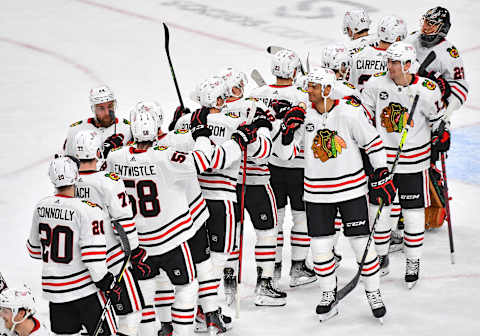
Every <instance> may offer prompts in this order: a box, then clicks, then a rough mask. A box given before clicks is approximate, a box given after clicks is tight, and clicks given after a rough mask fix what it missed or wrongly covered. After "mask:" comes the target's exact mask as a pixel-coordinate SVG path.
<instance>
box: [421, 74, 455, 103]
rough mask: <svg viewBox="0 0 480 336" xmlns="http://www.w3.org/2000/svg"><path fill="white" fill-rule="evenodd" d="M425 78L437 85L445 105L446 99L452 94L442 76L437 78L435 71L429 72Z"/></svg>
mask: <svg viewBox="0 0 480 336" xmlns="http://www.w3.org/2000/svg"><path fill="white" fill-rule="evenodd" d="M426 77H427V78H430V79H431V80H433V81H435V83H437V85H438V88H439V89H440V92H441V93H442V99H443V101H444V102H445V103H446V102H447V99H448V97H450V95H451V94H452V88H451V87H450V84H448V82H447V81H446V80H445V78H444V77H443V76H442V75H440V76H438V75H437V73H436V72H435V71H430V72H429V73H428V74H427V76H426Z"/></svg>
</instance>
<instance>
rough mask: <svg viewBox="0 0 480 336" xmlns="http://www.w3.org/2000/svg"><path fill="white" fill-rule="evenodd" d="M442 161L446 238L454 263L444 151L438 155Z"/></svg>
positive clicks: (453, 262) (451, 259)
mask: <svg viewBox="0 0 480 336" xmlns="http://www.w3.org/2000/svg"><path fill="white" fill-rule="evenodd" d="M440 160H441V161H442V175H443V182H444V186H445V188H444V194H445V195H444V197H445V209H446V210H447V224H448V240H449V242H450V261H451V263H452V264H455V247H454V246H453V231H452V214H451V212H450V199H449V197H448V184H447V168H446V165H445V153H442V154H441V155H440Z"/></svg>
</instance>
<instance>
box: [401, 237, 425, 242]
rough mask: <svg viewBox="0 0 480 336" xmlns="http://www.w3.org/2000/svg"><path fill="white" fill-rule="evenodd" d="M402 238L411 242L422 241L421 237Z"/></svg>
mask: <svg viewBox="0 0 480 336" xmlns="http://www.w3.org/2000/svg"><path fill="white" fill-rule="evenodd" d="M403 239H405V240H406V241H408V242H411V243H416V242H419V241H422V240H423V237H421V238H417V239H411V238H407V237H403Z"/></svg>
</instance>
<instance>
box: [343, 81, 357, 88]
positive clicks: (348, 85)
mask: <svg viewBox="0 0 480 336" xmlns="http://www.w3.org/2000/svg"><path fill="white" fill-rule="evenodd" d="M343 85H346V86H347V87H349V88H350V89H353V90H355V85H353V84H352V83H350V82H347V81H345V82H343Z"/></svg>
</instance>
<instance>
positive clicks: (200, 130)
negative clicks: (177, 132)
mask: <svg viewBox="0 0 480 336" xmlns="http://www.w3.org/2000/svg"><path fill="white" fill-rule="evenodd" d="M210 135H212V130H211V129H210V128H208V126H207V125H198V126H196V127H195V128H193V129H192V138H193V140H197V138H198V137H200V136H205V137H207V138H208V137H209V136H210Z"/></svg>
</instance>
